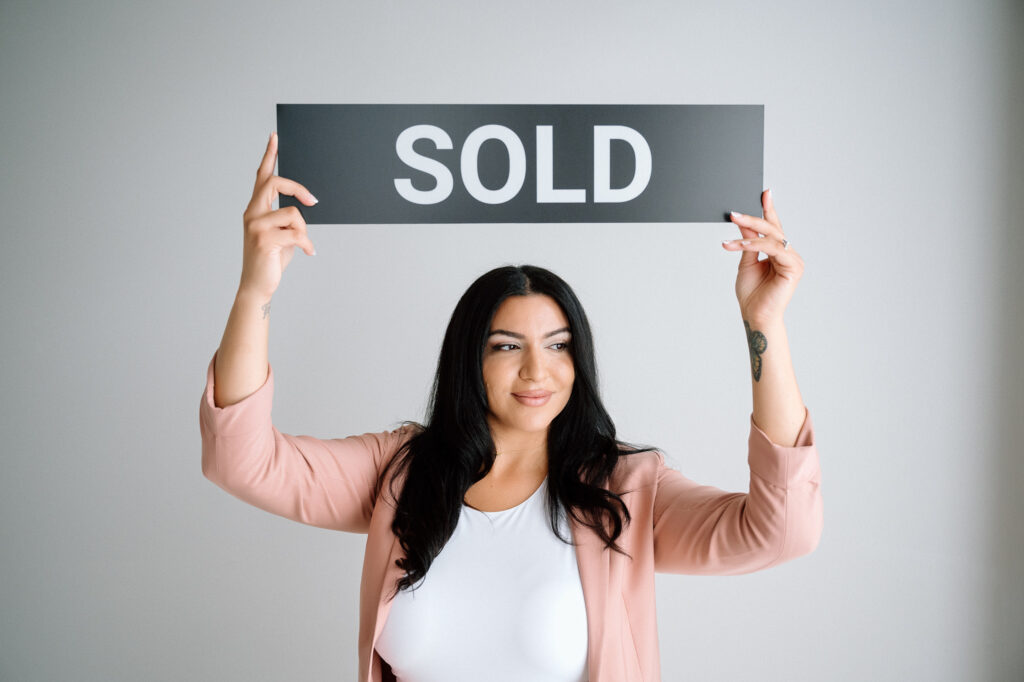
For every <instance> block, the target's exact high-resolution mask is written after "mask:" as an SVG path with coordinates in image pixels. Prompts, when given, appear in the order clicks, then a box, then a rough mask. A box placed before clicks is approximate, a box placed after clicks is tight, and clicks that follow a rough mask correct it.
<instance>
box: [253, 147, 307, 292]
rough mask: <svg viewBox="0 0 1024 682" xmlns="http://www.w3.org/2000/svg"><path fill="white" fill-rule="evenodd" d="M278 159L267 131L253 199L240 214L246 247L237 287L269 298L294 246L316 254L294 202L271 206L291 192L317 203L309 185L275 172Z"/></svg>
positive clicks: (303, 201)
mask: <svg viewBox="0 0 1024 682" xmlns="http://www.w3.org/2000/svg"><path fill="white" fill-rule="evenodd" d="M276 163H277V133H272V134H271V135H270V140H269V141H268V142H267V151H266V153H265V154H264V155H263V162H262V163H260V167H259V169H257V171H256V186H255V187H254V188H253V191H252V199H251V200H250V201H249V205H248V206H247V207H246V209H245V213H243V214H242V223H243V225H244V227H245V248H244V251H243V254H242V279H241V282H240V283H239V285H238V289H239V291H240V292H241V291H245V292H252V293H255V294H257V295H259V296H261V297H264V298H270V297H271V296H273V294H274V292H275V291H277V287H278V285H279V284H280V283H281V275H282V274H283V273H284V269H285V268H286V267H288V263H289V262H290V261H291V259H292V256H293V255H294V254H295V249H294V247H296V246H297V247H299V248H300V249H302V250H303V251H305V252H306V253H307V254H308V255H310V256H312V255H315V254H316V249H314V248H313V242H311V241H310V240H309V237H308V236H307V235H306V221H305V220H304V219H303V218H302V214H301V213H300V212H299V209H298V208H296V207H295V206H286V207H285V208H279V209H277V210H276V211H275V210H273V205H274V199H276V198H277V195H278V194H287V195H288V196H293V197H295V198H296V199H298V200H299V201H301V202H302V203H304V204H306V205H307V206H312V205H314V204H316V203H317V199H316V197H314V196H313V195H312V194H311V193H310V191H309V190H308V189H306V188H305V187H303V186H302V185H300V184H299V183H297V182H295V181H293V180H289V179H287V178H282V177H280V176H277V175H274V165H275V164H276Z"/></svg>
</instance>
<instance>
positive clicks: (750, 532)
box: [653, 414, 822, 575]
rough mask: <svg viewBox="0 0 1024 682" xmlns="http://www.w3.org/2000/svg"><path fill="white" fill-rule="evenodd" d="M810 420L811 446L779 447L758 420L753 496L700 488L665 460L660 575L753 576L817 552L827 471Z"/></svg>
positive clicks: (660, 487) (657, 516)
mask: <svg viewBox="0 0 1024 682" xmlns="http://www.w3.org/2000/svg"><path fill="white" fill-rule="evenodd" d="M813 440H814V439H813V433H812V431H811V423H810V415H809V414H808V415H807V417H806V422H805V425H804V428H803V429H802V430H801V436H800V438H799V439H798V440H797V442H798V443H803V445H796V446H793V447H784V446H780V445H777V444H775V443H772V442H771V441H770V440H768V438H767V436H765V434H764V432H762V431H761V430H760V429H758V428H757V427H756V426H755V425H754V424H753V420H751V432H750V451H749V454H748V462H749V463H750V487H749V491H748V492H746V493H742V492H729V491H725V490H720V489H719V488H715V487H713V486H709V485H701V484H698V483H696V482H694V481H692V480H690V479H689V478H687V477H686V476H684V475H683V474H681V473H680V472H678V471H676V470H675V469H672V468H670V467H668V466H667V465H666V464H665V461H664V456H663V455H661V453H659V465H658V476H657V489H656V492H655V498H654V518H653V521H654V558H655V570H656V571H659V572H662V573H690V574H703V575H732V574H739V573H750V572H752V571H757V570H760V569H763V568H767V567H769V566H773V565H776V564H779V563H782V562H784V561H787V560H789V559H792V558H795V557H797V556H801V555H804V554H807V553H809V552H811V551H812V550H813V549H814V548H815V547H816V546H817V544H818V541H819V538H820V536H821V530H822V500H821V492H820V480H821V479H820V474H821V471H820V466H819V462H818V453H817V449H816V446H815V445H814V444H813Z"/></svg>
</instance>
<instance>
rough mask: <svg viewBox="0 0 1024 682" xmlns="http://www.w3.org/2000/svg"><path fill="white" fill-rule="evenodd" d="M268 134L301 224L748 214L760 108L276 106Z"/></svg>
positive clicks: (753, 204) (754, 198) (755, 208)
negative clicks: (295, 187) (313, 199)
mask: <svg viewBox="0 0 1024 682" xmlns="http://www.w3.org/2000/svg"><path fill="white" fill-rule="evenodd" d="M277 130H278V137H279V142H278V148H279V151H278V173H279V174H280V175H282V176H284V177H287V178H290V179H292V180H295V181H297V182H300V183H302V184H303V185H305V186H306V187H307V188H309V190H310V191H311V192H313V193H314V194H315V195H316V196H317V198H318V199H319V200H320V202H319V203H318V204H316V205H315V206H304V205H302V204H300V203H299V202H297V201H295V200H294V199H292V198H291V197H288V196H285V195H282V196H281V206H282V207H283V206H289V205H292V206H298V207H299V208H300V210H301V211H302V213H303V216H304V218H305V220H306V222H307V223H310V224H323V223H499V222H500V223H526V222H531V223H533V222H720V221H726V220H728V213H729V211H730V210H737V211H740V212H743V213H749V214H754V215H760V194H761V189H762V158H763V148H764V134H763V133H764V107H763V106H760V105H667V104H666V105H663V104H657V105H621V104H612V105H580V104H558V105H519V104H515V105H507V104H500V105H499V104H484V105H466V104H444V105H428V104H408V105H404V104H279V105H277Z"/></svg>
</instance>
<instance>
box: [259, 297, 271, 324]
mask: <svg viewBox="0 0 1024 682" xmlns="http://www.w3.org/2000/svg"><path fill="white" fill-rule="evenodd" d="M260 310H262V311H263V319H264V320H265V319H267V318H268V317H270V301H267V302H266V303H264V304H263V305H262V306H260Z"/></svg>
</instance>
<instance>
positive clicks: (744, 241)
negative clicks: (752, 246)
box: [740, 239, 750, 245]
mask: <svg viewBox="0 0 1024 682" xmlns="http://www.w3.org/2000/svg"><path fill="white" fill-rule="evenodd" d="M749 243H750V240H749V239H744V240H743V241H741V242H740V244H743V245H746V244H749Z"/></svg>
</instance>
